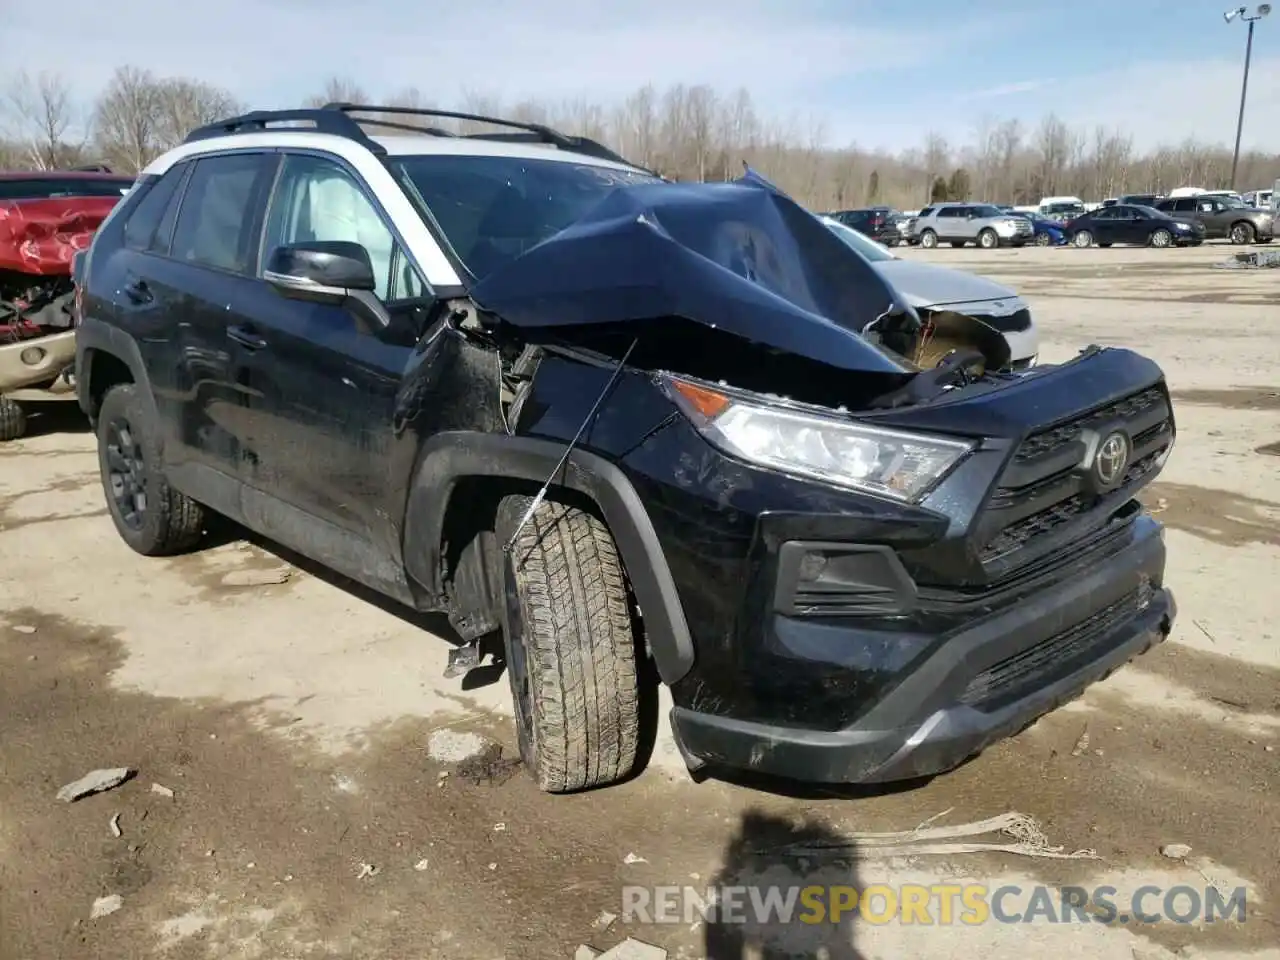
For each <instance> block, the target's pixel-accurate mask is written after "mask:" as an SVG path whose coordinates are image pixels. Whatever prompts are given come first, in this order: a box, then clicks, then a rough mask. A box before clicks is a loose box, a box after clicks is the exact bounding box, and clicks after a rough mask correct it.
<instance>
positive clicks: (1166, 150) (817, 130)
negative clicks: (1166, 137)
mask: <svg viewBox="0 0 1280 960" xmlns="http://www.w3.org/2000/svg"><path fill="white" fill-rule="evenodd" d="M334 100H340V101H346V102H354V103H369V102H380V103H385V104H387V105H396V106H411V107H421V106H428V105H431V98H430V97H429V96H428V95H427V94H425V93H424V92H422V91H420V90H417V89H412V88H410V89H406V90H401V91H398V92H396V93H394V94H391V95H389V96H383V97H377V96H376V95H374V94H370V93H369V92H368V91H365V90H363V89H361V88H360V87H359V86H358V84H356V83H354V82H352V81H350V80H345V79H342V78H334V79H331V80H330V81H329V82H328V84H327V85H326V87H325V88H324V89H323V90H320V91H317V93H316V95H315V96H314V97H311V98H309V100H308V102H307V105H318V104H321V103H326V102H330V101H334ZM436 105H438V106H440V107H442V108H444V109H454V110H461V111H462V112H467V113H477V114H484V115H489V116H502V117H506V118H510V119H519V120H526V121H534V122H540V123H546V124H548V125H549V126H552V127H555V128H557V129H560V130H563V131H565V132H567V133H574V134H581V135H585V136H588V137H592V138H594V139H597V140H600V141H602V142H604V143H607V144H609V145H610V146H612V147H613V148H614V149H616V150H618V151H619V152H620V153H622V154H623V155H624V156H626V157H628V158H629V159H631V160H632V161H634V162H636V163H639V164H641V165H643V166H645V167H648V168H650V169H654V170H658V171H660V172H662V173H663V174H665V175H667V176H670V177H674V178H677V179H680V180H724V179H732V178H734V177H737V176H739V175H740V174H741V172H742V168H743V163H744V162H745V163H747V164H750V165H751V166H752V167H754V168H755V169H757V170H759V171H760V172H762V173H764V174H765V175H767V176H769V177H770V178H771V179H773V180H774V181H775V182H776V183H778V184H779V185H780V186H781V187H782V188H783V189H785V190H787V191H788V192H789V193H791V194H792V195H793V196H795V197H796V198H797V199H798V200H800V201H801V202H803V203H805V204H807V205H809V206H811V207H813V208H814V209H836V208H843V207H853V206H860V205H864V204H873V203H881V204H887V205H891V206H896V207H903V208H914V207H918V206H920V205H922V204H924V203H926V202H928V201H929V200H930V199H931V198H932V199H939V198H941V197H944V196H945V197H949V198H951V199H962V198H963V199H983V200H989V201H992V202H997V203H1018V204H1021V203H1034V202H1038V201H1039V199H1040V198H1041V197H1043V196H1048V195H1060V194H1065V195H1073V196H1078V197H1081V198H1083V199H1085V200H1100V199H1102V198H1104V197H1111V196H1116V195H1117V194H1121V193H1141V192H1167V191H1168V190H1171V189H1173V188H1175V187H1179V186H1200V187H1206V188H1210V189H1212V188H1223V187H1226V186H1227V185H1228V180H1229V178H1230V172H1231V151H1230V149H1229V148H1228V147H1227V146H1224V145H1220V144H1210V143H1203V142H1199V141H1196V140H1193V139H1188V140H1184V141H1183V142H1181V143H1179V144H1170V145H1168V146H1162V147H1159V148H1157V149H1154V150H1150V151H1147V152H1145V153H1144V152H1141V151H1139V150H1138V149H1137V148H1136V147H1135V146H1134V143H1133V140H1132V137H1131V136H1129V135H1128V134H1126V133H1124V132H1123V131H1120V130H1112V129H1107V128H1104V127H1098V128H1096V129H1093V130H1083V129H1075V128H1072V127H1070V126H1068V125H1067V124H1066V123H1064V122H1063V121H1062V120H1061V119H1059V118H1058V117H1056V116H1054V115H1049V116H1047V117H1045V118H1044V119H1043V120H1042V121H1041V122H1040V123H1039V124H1038V125H1036V126H1034V127H1029V126H1027V125H1025V124H1023V123H1022V122H1020V121H1018V120H998V119H993V118H987V119H984V120H982V121H980V122H979V123H978V124H977V125H976V126H975V129H974V132H973V135H972V136H971V137H970V138H969V139H968V141H967V142H965V143H952V142H948V140H947V139H946V138H944V137H942V136H941V135H939V134H937V133H935V132H930V126H929V124H930V118H928V117H921V118H920V119H921V124H920V129H921V138H920V146H919V147H917V148H914V149H910V150H904V151H901V152H899V153H896V154H895V153H888V152H885V151H882V150H869V149H863V148H860V147H859V146H858V145H857V144H849V145H846V146H833V145H832V144H831V143H830V141H829V137H828V136H827V133H826V131H825V129H824V128H823V125H822V124H821V123H818V122H814V123H798V122H794V121H793V122H785V121H780V120H778V119H776V118H772V117H767V116H764V115H762V114H761V112H760V111H759V110H758V109H757V108H756V106H755V104H754V103H753V101H752V98H751V95H750V93H749V92H747V91H746V90H745V89H739V90H737V91H731V92H727V93H726V92H719V91H716V90H714V89H712V88H710V87H708V86H701V85H694V86H685V85H678V86H673V87H670V88H668V89H666V90H658V89H656V88H654V87H652V86H647V87H643V88H641V89H639V90H637V91H635V93H633V94H632V95H631V96H630V97H628V98H627V100H626V101H625V102H624V103H621V104H619V105H616V106H613V107H606V106H603V105H601V104H598V103H592V102H589V101H587V100H578V101H572V102H563V103H547V102H542V101H536V100H528V101H523V102H518V103H499V102H497V101H494V100H492V99H490V98H487V97H484V96H479V95H468V96H464V97H462V98H461V101H460V102H457V103H453V102H450V103H441V104H436ZM253 106H254V107H261V106H263V104H254V105H253ZM245 109H247V106H246V105H245V104H241V103H238V102H237V101H236V99H235V98H234V97H233V96H232V95H231V94H230V93H229V92H228V91H226V90H223V89H221V88H219V87H217V86H214V85H212V84H209V83H206V82H204V81H202V80H197V79H194V78H189V77H162V76H157V75H155V74H154V73H152V72H150V71H147V70H143V69H140V68H137V67H133V66H123V67H120V68H119V69H118V70H116V72H115V74H114V75H113V76H112V78H111V80H110V82H109V83H108V84H107V85H106V87H105V88H104V89H103V90H102V91H101V93H100V94H99V95H98V96H97V98H96V99H94V100H93V101H92V102H80V101H79V100H77V99H76V97H75V96H74V95H73V93H72V91H71V88H70V86H69V84H68V83H67V82H66V80H65V79H64V78H63V77H62V76H60V75H58V74H56V73H50V72H45V73H39V74H31V73H19V74H17V75H14V76H12V77H10V78H8V79H7V81H5V80H4V78H0V167H4V168H31V167H36V168H53V167H66V166H71V165H78V164H86V163H97V162H101V163H106V164H109V165H110V166H111V167H112V168H113V169H116V170H121V171H129V172H133V171H136V170H138V169H139V168H140V167H142V166H144V165H145V164H146V163H147V162H148V161H150V160H151V159H152V158H153V157H155V156H156V155H158V154H159V153H161V152H162V151H164V150H165V149H167V148H169V147H171V146H173V145H175V144H176V143H178V142H180V141H181V140H182V139H183V137H184V136H185V135H186V133H187V131H189V130H190V129H191V128H193V127H196V126H199V125H201V124H205V123H210V122H212V121H214V120H218V119H222V118H224V117H227V116H230V115H233V114H235V113H236V112H239V111H242V110H245ZM437 125H438V126H445V127H449V126H450V125H449V124H443V123H441V124H437ZM452 128H453V129H455V130H457V129H459V128H458V127H457V126H456V125H454V126H453V127H452ZM874 136H875V132H874V131H868V139H873V138H874ZM1278 177H1280V153H1256V152H1255V153H1246V154H1244V155H1242V156H1241V158H1240V170H1239V176H1238V179H1237V185H1238V187H1239V189H1254V188H1257V187H1262V186H1266V185H1269V184H1271V183H1272V182H1273V181H1274V180H1275V179H1276V178H1278Z"/></svg>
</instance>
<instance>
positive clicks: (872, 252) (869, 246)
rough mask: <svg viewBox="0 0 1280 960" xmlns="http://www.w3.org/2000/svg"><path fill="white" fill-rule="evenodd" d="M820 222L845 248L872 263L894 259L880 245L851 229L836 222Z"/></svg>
mask: <svg viewBox="0 0 1280 960" xmlns="http://www.w3.org/2000/svg"><path fill="white" fill-rule="evenodd" d="M822 222H823V223H825V224H826V225H827V226H828V227H829V228H830V229H831V232H832V233H834V234H835V235H836V236H837V237H839V238H840V239H841V240H843V241H844V242H845V244H846V245H847V246H849V247H852V248H853V249H854V250H855V251H857V252H858V253H860V254H862V255H863V256H864V257H866V258H867V259H868V260H870V261H872V262H873V263H874V262H876V261H880V260H893V259H895V258H894V256H893V254H892V253H890V252H889V251H888V250H887V249H886V248H885V247H882V246H880V244H878V243H876V242H875V241H874V240H872V239H871V238H870V237H864V236H863V235H862V234H860V233H859V232H858V231H857V230H854V229H853V228H852V227H846V226H845V225H844V224H843V223H840V222H838V221H836V220H825V219H824V220H823V221H822Z"/></svg>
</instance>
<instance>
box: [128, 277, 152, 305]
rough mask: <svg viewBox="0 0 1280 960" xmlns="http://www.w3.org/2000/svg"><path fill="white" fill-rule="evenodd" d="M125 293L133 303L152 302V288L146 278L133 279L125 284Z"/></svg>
mask: <svg viewBox="0 0 1280 960" xmlns="http://www.w3.org/2000/svg"><path fill="white" fill-rule="evenodd" d="M124 295H125V296H126V297H128V298H129V300H130V301H131V302H133V303H150V302H151V300H152V299H153V298H152V296H151V288H150V287H148V286H147V281H145V280H133V281H131V282H129V283H126V284H125V285H124Z"/></svg>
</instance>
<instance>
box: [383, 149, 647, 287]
mask: <svg viewBox="0 0 1280 960" xmlns="http://www.w3.org/2000/svg"><path fill="white" fill-rule="evenodd" d="M396 166H398V167H399V168H400V170H401V171H402V173H403V174H404V176H405V178H407V180H408V181H409V184H410V185H411V186H412V187H413V189H415V190H416V191H417V193H418V194H419V197H420V198H421V200H422V202H423V203H425V204H426V206H427V209H429V210H430V211H431V215H432V216H433V217H434V218H435V220H436V223H438V224H439V225H440V229H441V230H442V231H444V235H445V237H446V239H447V240H448V241H449V244H450V245H451V246H452V247H453V250H454V252H455V253H456V254H457V255H458V258H459V259H460V260H461V261H462V262H463V264H464V265H465V266H466V268H467V269H468V270H470V271H471V273H472V274H473V275H474V276H475V277H477V278H480V277H484V276H487V275H488V274H490V273H492V272H493V271H494V270H496V269H498V268H499V267H501V266H503V265H505V264H507V263H509V262H510V261H512V260H514V259H515V258H516V257H519V256H520V255H521V254H523V253H525V252H526V251H528V250H530V249H532V248H533V247H536V246H537V245H538V244H539V243H541V242H542V241H543V240H546V239H547V238H548V237H550V236H551V235H553V234H555V233H559V232H560V231H561V230H563V229H564V228H565V227H567V226H569V225H570V224H571V223H573V222H574V221H576V220H578V219H580V218H581V217H582V216H583V215H584V214H586V213H587V212H588V211H589V210H591V209H592V207H594V206H595V205H596V204H597V203H599V202H600V201H601V200H602V199H603V198H604V197H605V196H606V195H607V194H609V193H611V192H612V191H614V190H615V189H617V188H619V187H630V186H638V185H641V184H655V183H661V182H662V180H661V178H660V177H657V176H654V175H653V174H648V173H643V172H641V171H638V170H626V169H615V168H613V167H604V166H599V165H596V164H589V163H574V162H572V161H567V160H531V159H527V158H524V157H476V156H460V155H451V154H436V155H431V156H414V157H400V158H396V159H395V160H394V161H393V168H394V167H396Z"/></svg>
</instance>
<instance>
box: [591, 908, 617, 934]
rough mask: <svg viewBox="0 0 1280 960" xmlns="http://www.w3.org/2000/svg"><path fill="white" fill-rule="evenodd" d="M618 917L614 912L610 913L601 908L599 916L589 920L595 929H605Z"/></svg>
mask: <svg viewBox="0 0 1280 960" xmlns="http://www.w3.org/2000/svg"><path fill="white" fill-rule="evenodd" d="M617 919H618V915H617V914H616V913H610V912H609V911H608V910H601V911H600V916H598V917H596V918H595V920H593V921H592V922H591V926H592V928H593V929H595V930H600V931H602V932H603V931H605V930H608V929H609V928H610V927H612V926H613V921H615V920H617Z"/></svg>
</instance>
